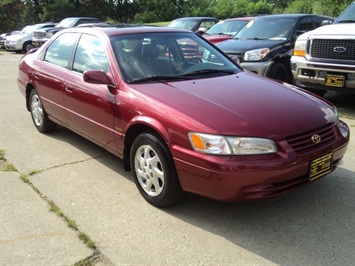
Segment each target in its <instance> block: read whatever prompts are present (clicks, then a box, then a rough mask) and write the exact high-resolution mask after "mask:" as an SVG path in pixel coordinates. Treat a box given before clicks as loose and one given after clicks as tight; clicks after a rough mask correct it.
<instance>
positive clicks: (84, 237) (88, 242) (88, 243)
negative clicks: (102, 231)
mask: <svg viewBox="0 0 355 266" xmlns="http://www.w3.org/2000/svg"><path fill="white" fill-rule="evenodd" d="M78 237H79V239H80V240H82V241H83V242H84V243H85V245H86V246H87V247H89V248H94V247H95V242H94V241H92V240H91V239H90V238H89V237H88V235H86V234H85V233H82V232H80V233H79V235H78Z"/></svg>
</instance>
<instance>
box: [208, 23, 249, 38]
mask: <svg viewBox="0 0 355 266" xmlns="http://www.w3.org/2000/svg"><path fill="white" fill-rule="evenodd" d="M247 23H248V21H247V20H225V21H222V22H219V23H217V24H216V25H214V26H213V27H212V28H210V29H209V30H208V31H207V32H206V35H218V34H226V35H234V34H236V33H237V32H239V31H240V30H241V29H242V28H243V27H244V26H245V25H246V24H247Z"/></svg>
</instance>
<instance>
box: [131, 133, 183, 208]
mask: <svg viewBox="0 0 355 266" xmlns="http://www.w3.org/2000/svg"><path fill="white" fill-rule="evenodd" d="M130 163H131V166H132V173H133V178H134V180H135V183H136V185H137V187H138V190H139V192H140V193H141V195H142V196H143V197H144V199H145V200H146V201H148V202H149V203H150V204H152V205H154V206H156V207H168V206H171V205H173V204H175V203H177V202H178V201H179V200H180V199H181V198H182V196H183V194H184V193H183V190H182V188H181V186H180V182H179V180H178V176H177V173H176V169H175V165H174V162H173V159H172V156H171V154H170V151H169V149H168V148H167V146H166V145H165V143H164V142H163V141H162V140H160V138H158V137H157V136H155V135H154V134H151V133H147V132H146V133H142V134H140V135H139V136H138V137H137V138H136V139H135V140H134V142H133V144H132V147H131V156H130Z"/></svg>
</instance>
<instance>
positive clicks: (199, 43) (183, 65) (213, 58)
mask: <svg viewBox="0 0 355 266" xmlns="http://www.w3.org/2000/svg"><path fill="white" fill-rule="evenodd" d="M111 44H112V47H113V50H114V52H115V56H116V60H117V63H118V65H119V67H120V70H121V72H122V74H123V77H124V79H125V80H126V82H128V83H139V82H168V81H180V80H187V79H196V78H210V77H216V76H222V75H230V74H234V73H238V72H239V71H240V69H239V68H238V67H237V65H236V64H234V63H233V61H231V60H230V59H229V58H228V57H226V56H225V55H223V54H222V53H220V52H219V51H218V50H216V49H215V48H214V46H213V45H211V44H210V43H209V42H208V41H206V40H204V39H203V38H200V37H198V36H197V35H195V34H193V33H166V32H164V33H144V34H132V35H118V36H113V37H111Z"/></svg>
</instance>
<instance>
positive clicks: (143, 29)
mask: <svg viewBox="0 0 355 266" xmlns="http://www.w3.org/2000/svg"><path fill="white" fill-rule="evenodd" d="M61 32H81V33H94V32H96V33H98V34H100V33H101V34H102V33H103V34H105V35H107V36H109V37H110V36H114V35H127V34H139V33H155V32H157V33H159V32H184V33H190V34H194V33H192V32H191V31H189V30H185V29H178V28H169V27H151V26H140V27H126V28H122V27H90V28H89V27H75V28H69V29H65V30H62V31H61Z"/></svg>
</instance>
